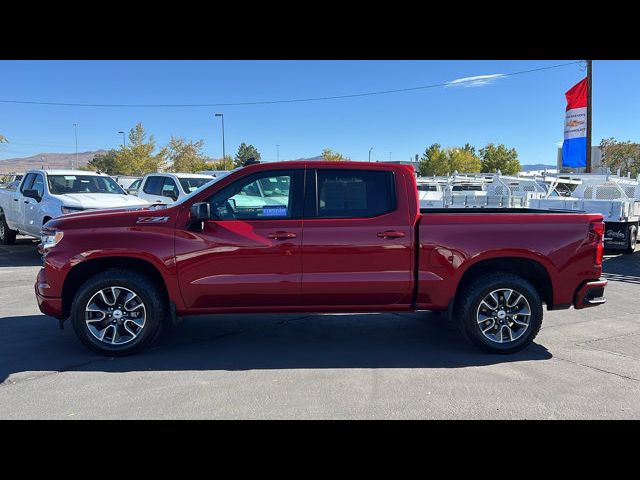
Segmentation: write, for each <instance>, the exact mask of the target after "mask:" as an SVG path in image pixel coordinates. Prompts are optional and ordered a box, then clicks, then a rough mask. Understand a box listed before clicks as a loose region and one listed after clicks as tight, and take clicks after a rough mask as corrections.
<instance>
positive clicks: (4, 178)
mask: <svg viewBox="0 0 640 480" xmlns="http://www.w3.org/2000/svg"><path fill="white" fill-rule="evenodd" d="M23 175H24V174H22V173H11V174H8V175H1V176H0V188H7V187H9V186H10V185H14V184H15V182H20V180H22V177H23Z"/></svg>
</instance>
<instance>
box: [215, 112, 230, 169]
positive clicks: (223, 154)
mask: <svg viewBox="0 0 640 480" xmlns="http://www.w3.org/2000/svg"><path fill="white" fill-rule="evenodd" d="M216 117H222V161H225V159H226V158H227V153H226V151H225V149H224V113H216Z"/></svg>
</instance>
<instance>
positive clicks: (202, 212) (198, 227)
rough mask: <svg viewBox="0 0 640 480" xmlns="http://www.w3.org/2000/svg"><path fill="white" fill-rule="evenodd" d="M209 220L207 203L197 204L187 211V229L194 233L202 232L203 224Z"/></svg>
mask: <svg viewBox="0 0 640 480" xmlns="http://www.w3.org/2000/svg"><path fill="white" fill-rule="evenodd" d="M210 218H211V206H210V205H209V203H208V202H198V203H194V204H193V205H191V208H190V209H189V225H188V226H187V228H188V229H189V230H193V231H196V232H201V231H202V230H204V222H205V221H207V220H209V219H210Z"/></svg>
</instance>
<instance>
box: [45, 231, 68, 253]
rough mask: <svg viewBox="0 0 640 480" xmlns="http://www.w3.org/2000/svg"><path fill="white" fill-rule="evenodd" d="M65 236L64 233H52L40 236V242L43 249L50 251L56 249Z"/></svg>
mask: <svg viewBox="0 0 640 480" xmlns="http://www.w3.org/2000/svg"><path fill="white" fill-rule="evenodd" d="M63 236H64V232H52V233H43V234H42V235H40V241H41V242H42V248H43V249H45V250H46V249H48V248H51V247H55V246H56V245H57V244H58V243H60V240H62V237H63Z"/></svg>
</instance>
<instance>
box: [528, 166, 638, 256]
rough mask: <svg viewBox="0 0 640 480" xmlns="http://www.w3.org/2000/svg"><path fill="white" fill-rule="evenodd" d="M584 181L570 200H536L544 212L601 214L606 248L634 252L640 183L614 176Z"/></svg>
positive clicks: (583, 177) (588, 177)
mask: <svg viewBox="0 0 640 480" xmlns="http://www.w3.org/2000/svg"><path fill="white" fill-rule="evenodd" d="M579 178H580V180H581V181H582V182H581V184H580V185H578V186H577V187H576V188H575V190H574V191H573V193H572V194H571V196H570V197H547V198H542V199H536V200H532V201H531V202H530V206H531V207H532V208H539V209H542V210H573V211H578V212H587V213H601V214H602V216H603V217H604V222H605V234H604V243H605V248H608V249H616V250H623V251H625V252H626V253H633V252H634V251H635V249H636V245H637V240H638V224H639V221H640V182H638V181H637V180H631V179H630V178H621V177H618V176H614V175H590V174H585V175H580V176H579Z"/></svg>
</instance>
